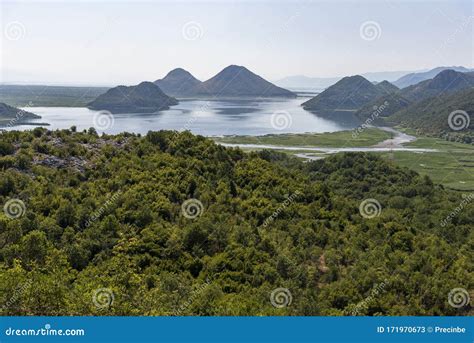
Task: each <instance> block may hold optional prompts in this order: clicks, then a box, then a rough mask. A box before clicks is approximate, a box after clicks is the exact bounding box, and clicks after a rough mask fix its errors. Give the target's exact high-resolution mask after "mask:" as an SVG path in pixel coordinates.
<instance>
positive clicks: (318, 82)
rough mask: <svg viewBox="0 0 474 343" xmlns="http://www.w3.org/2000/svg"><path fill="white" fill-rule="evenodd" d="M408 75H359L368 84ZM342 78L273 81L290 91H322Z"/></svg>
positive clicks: (393, 73) (299, 77)
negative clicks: (367, 81) (368, 82)
mask: <svg viewBox="0 0 474 343" xmlns="http://www.w3.org/2000/svg"><path fill="white" fill-rule="evenodd" d="M407 73H410V72H409V71H382V72H370V73H364V74H360V75H361V76H363V77H364V78H366V79H367V80H369V81H370V82H382V81H384V80H387V81H393V80H397V79H398V78H400V77H402V76H403V75H406V74H407ZM342 78H343V77H342V76H337V77H308V76H304V75H294V76H288V77H285V78H283V79H280V80H277V81H275V84H276V85H278V86H280V87H285V88H291V89H301V90H303V89H313V90H322V89H325V88H328V87H329V86H332V85H333V84H335V83H336V82H337V81H339V80H341V79H342Z"/></svg>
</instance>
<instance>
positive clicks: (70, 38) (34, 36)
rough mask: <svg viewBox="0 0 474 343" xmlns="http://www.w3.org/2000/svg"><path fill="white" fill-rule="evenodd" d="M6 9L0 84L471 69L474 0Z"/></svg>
mask: <svg viewBox="0 0 474 343" xmlns="http://www.w3.org/2000/svg"><path fill="white" fill-rule="evenodd" d="M0 2H1V5H0V9H1V18H0V19H1V28H2V36H1V43H2V44H1V55H2V56H1V57H2V59H1V61H0V65H1V71H2V80H0V81H2V82H12V81H20V82H31V83H38V82H43V83H65V84H66V83H67V84H106V85H115V84H134V83H138V82H139V81H142V80H155V79H157V78H161V77H163V76H164V75H165V74H166V73H167V72H168V71H169V70H171V69H173V68H175V67H183V68H185V69H187V70H189V71H190V72H191V73H193V74H194V75H195V76H196V77H198V78H200V79H203V80H204V79H207V78H209V77H211V76H213V75H214V74H215V73H217V72H218V71H220V70H221V69H222V68H224V67H225V66H227V65H229V64H239V65H245V66H247V67H248V68H249V69H251V70H252V71H254V72H256V73H258V74H260V75H262V76H263V77H266V78H268V79H270V80H275V79H279V78H282V77H285V76H289V75H295V74H304V75H307V76H339V75H352V74H357V73H363V72H367V71H395V70H418V69H427V68H432V67H435V66H440V65H464V66H467V67H472V66H473V44H474V43H473V36H474V35H473V32H474V27H473V22H474V20H473V18H474V17H473V5H472V1H470V0H467V1H438V2H433V1H312V2H311V1H301V2H299V1H292V2H290V1H278V2H276V1H265V2H262V1H219V2H217V1H214V2H198V1H181V2H163V1H154V2H153V1H67V2H66V1H49V2H35V1H25V2H11V1H10V2H9V1H4V0H0ZM367 22H369V23H367ZM370 22H374V23H370ZM364 23H366V24H365V25H364ZM361 26H362V27H361ZM361 28H362V32H361ZM364 28H366V29H367V30H364ZM371 29H372V30H371Z"/></svg>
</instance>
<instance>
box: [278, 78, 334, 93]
mask: <svg viewBox="0 0 474 343" xmlns="http://www.w3.org/2000/svg"><path fill="white" fill-rule="evenodd" d="M340 79H341V77H308V76H304V75H294V76H288V77H285V78H283V79H280V80H277V81H275V84H276V85H278V86H280V87H286V88H295V89H315V90H320V89H325V88H327V87H329V86H331V85H333V84H335V83H336V82H337V81H339V80H340Z"/></svg>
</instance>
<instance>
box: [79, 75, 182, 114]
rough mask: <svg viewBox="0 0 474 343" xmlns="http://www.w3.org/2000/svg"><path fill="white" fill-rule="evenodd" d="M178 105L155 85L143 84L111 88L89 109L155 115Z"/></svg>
mask: <svg viewBox="0 0 474 343" xmlns="http://www.w3.org/2000/svg"><path fill="white" fill-rule="evenodd" d="M176 104H178V101H177V100H176V99H175V98H172V97H169V96H167V95H166V94H165V93H163V92H162V91H161V89H160V87H158V86H157V85H155V84H154V83H152V82H142V83H140V84H139V85H137V86H130V87H127V86H118V87H114V88H111V89H109V90H108V91H107V92H106V93H105V94H102V95H100V96H99V97H97V99H95V100H94V101H92V102H90V103H89V104H88V106H87V107H88V108H90V109H94V110H107V111H110V112H112V113H127V112H130V113H154V112H157V111H160V110H166V109H168V108H169V107H170V106H172V105H176Z"/></svg>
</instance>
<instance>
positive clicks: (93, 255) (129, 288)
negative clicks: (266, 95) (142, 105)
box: [0, 127, 474, 315]
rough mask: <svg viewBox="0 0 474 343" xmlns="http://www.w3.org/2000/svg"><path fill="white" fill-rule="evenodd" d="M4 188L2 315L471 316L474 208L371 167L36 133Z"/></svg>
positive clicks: (160, 138)
mask: <svg viewBox="0 0 474 343" xmlns="http://www.w3.org/2000/svg"><path fill="white" fill-rule="evenodd" d="M0 173H1V178H0V201H1V204H2V206H3V209H4V211H2V212H1V214H0V303H1V306H2V309H1V313H2V315H466V314H468V312H469V308H468V307H463V308H456V307H453V306H451V305H450V304H449V302H448V294H449V292H450V291H451V290H452V289H454V288H464V289H473V286H474V285H473V283H474V282H473V258H472V251H474V249H473V247H474V239H473V218H474V204H473V202H469V201H465V199H466V194H464V197H463V194H461V193H458V192H454V191H450V190H446V189H444V188H443V187H442V186H440V185H436V184H433V182H432V181H431V180H430V179H429V178H428V177H422V176H420V175H418V174H417V173H415V172H413V171H410V170H408V169H401V168H399V167H396V166H394V165H393V164H392V163H390V162H389V161H384V160H382V159H380V158H378V157H376V156H374V155H371V154H365V153H345V154H338V155H334V156H331V157H328V158H325V159H324V160H319V161H315V162H309V163H303V162H301V161H299V160H297V159H296V158H292V157H288V156H286V155H283V154H279V153H276V152H270V151H262V152H254V153H244V152H243V151H241V150H239V149H232V148H224V147H223V146H220V145H217V144H215V143H213V142H212V141H211V140H209V139H206V138H204V137H201V136H194V135H192V134H191V133H189V132H182V133H178V132H173V131H159V132H149V133H148V134H147V135H145V136H140V135H135V134H127V133H124V134H120V135H115V136H109V135H102V136H98V135H97V133H96V132H95V130H94V129H90V130H89V131H87V132H85V131H84V132H76V129H75V128H74V127H73V128H71V129H70V130H60V131H47V130H45V129H40V128H37V129H34V130H32V131H25V132H18V131H12V132H3V133H1V139H0ZM463 199H464V201H463ZM367 200H370V201H372V206H373V205H374V204H375V205H376V206H375V212H373V211H372V210H374V208H372V210H371V211H368V212H367V213H364V211H363V210H361V208H362V206H361V204H363V203H364V204H365V203H366V202H364V201H367ZM460 204H462V210H460V211H458V212H456V215H452V213H453V211H455V210H456V209H457V208H459V206H461V205H460ZM374 213H375V214H374ZM279 290H283V293H281V294H279V297H277V298H275V294H276V293H275V292H277V291H279ZM281 302H283V306H282V304H281Z"/></svg>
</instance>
